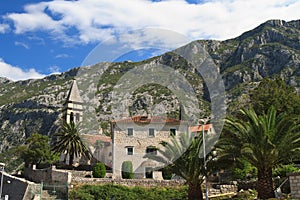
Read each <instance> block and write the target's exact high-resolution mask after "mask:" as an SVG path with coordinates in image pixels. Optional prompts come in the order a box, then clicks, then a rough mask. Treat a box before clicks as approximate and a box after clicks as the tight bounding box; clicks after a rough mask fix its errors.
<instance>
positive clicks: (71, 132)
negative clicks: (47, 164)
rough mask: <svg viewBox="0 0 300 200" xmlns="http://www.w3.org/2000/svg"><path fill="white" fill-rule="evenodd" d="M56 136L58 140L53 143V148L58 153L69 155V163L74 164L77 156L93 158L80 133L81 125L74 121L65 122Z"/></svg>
mask: <svg viewBox="0 0 300 200" xmlns="http://www.w3.org/2000/svg"><path fill="white" fill-rule="evenodd" d="M55 136H56V141H55V142H54V144H53V147H52V150H53V151H54V152H56V153H63V154H65V155H66V156H67V155H69V165H73V161H74V158H75V157H80V156H84V157H85V158H86V159H91V158H92V154H91V152H90V151H89V149H88V148H87V147H86V146H85V144H84V143H83V141H82V139H81V137H80V135H79V127H78V125H76V124H75V123H74V122H70V123H66V122H65V123H64V124H63V125H62V127H61V129H60V131H59V132H58V133H57V134H55Z"/></svg>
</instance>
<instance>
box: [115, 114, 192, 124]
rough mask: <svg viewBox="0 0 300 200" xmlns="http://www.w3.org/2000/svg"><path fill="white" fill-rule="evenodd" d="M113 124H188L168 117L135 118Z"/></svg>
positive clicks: (116, 121) (120, 120)
mask: <svg viewBox="0 0 300 200" xmlns="http://www.w3.org/2000/svg"><path fill="white" fill-rule="evenodd" d="M112 122H115V123H124V124H127V123H144V124H149V123H175V124H180V123H187V122H186V121H182V120H179V119H173V118H168V117H164V116H152V117H151V118H148V117H147V116H133V117H129V118H124V119H119V120H113V121H112Z"/></svg>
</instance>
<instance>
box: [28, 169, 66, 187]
mask: <svg viewBox="0 0 300 200" xmlns="http://www.w3.org/2000/svg"><path fill="white" fill-rule="evenodd" d="M24 177H25V178H26V179H27V180H30V181H33V182H35V183H41V182H43V183H47V184H52V183H62V184H66V183H68V184H69V183H71V180H72V173H71V172H68V171H67V170H59V169H56V167H55V166H52V167H49V168H46V169H36V168H35V166H33V168H25V169H24Z"/></svg>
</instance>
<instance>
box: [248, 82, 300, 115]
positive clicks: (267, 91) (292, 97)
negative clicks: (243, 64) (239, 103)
mask: <svg viewBox="0 0 300 200" xmlns="http://www.w3.org/2000/svg"><path fill="white" fill-rule="evenodd" d="M250 101H251V105H252V107H253V108H254V110H255V111H256V113H258V114H262V113H267V111H268V109H269V108H270V107H271V106H273V107H274V108H275V109H276V110H277V112H278V113H282V112H287V113H290V114H300V95H299V94H297V93H296V91H295V88H294V87H292V86H289V85H287V84H286V83H285V82H284V81H283V80H282V79H280V78H275V79H274V80H271V79H269V78H265V79H263V80H262V81H261V82H260V84H259V86H258V87H257V88H255V89H254V90H253V91H251V92H250Z"/></svg>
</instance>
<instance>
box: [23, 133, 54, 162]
mask: <svg viewBox="0 0 300 200" xmlns="http://www.w3.org/2000/svg"><path fill="white" fill-rule="evenodd" d="M49 141H50V139H49V137H48V136H45V135H41V134H37V133H34V134H32V135H31V136H30V137H28V138H27V139H26V144H25V145H21V146H19V147H18V149H17V150H18V152H19V153H20V155H21V158H22V159H23V160H24V162H25V165H26V166H28V165H29V164H52V163H53V162H55V161H57V160H58V159H59V155H58V154H55V153H53V152H52V151H51V148H50V144H49Z"/></svg>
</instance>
